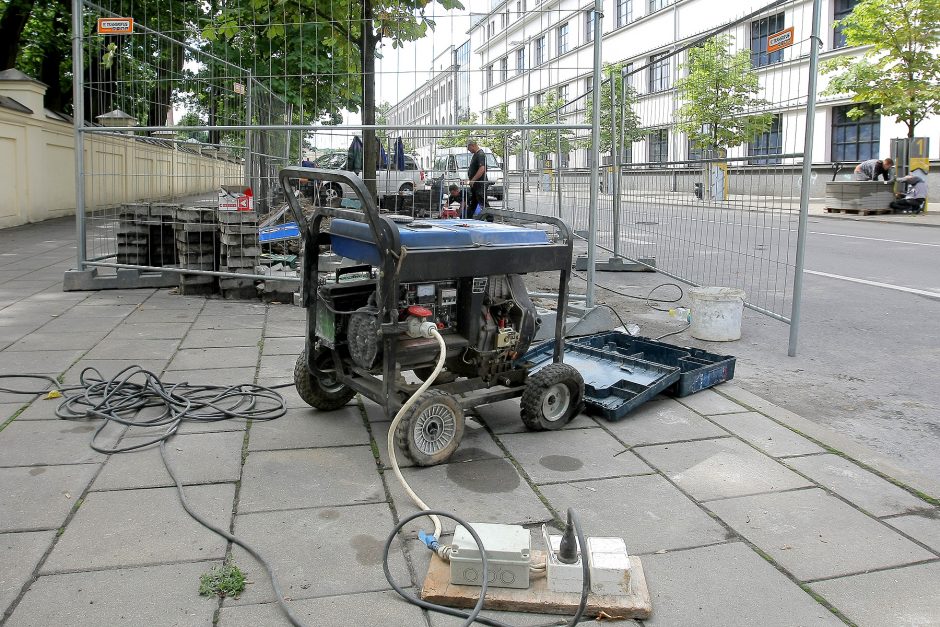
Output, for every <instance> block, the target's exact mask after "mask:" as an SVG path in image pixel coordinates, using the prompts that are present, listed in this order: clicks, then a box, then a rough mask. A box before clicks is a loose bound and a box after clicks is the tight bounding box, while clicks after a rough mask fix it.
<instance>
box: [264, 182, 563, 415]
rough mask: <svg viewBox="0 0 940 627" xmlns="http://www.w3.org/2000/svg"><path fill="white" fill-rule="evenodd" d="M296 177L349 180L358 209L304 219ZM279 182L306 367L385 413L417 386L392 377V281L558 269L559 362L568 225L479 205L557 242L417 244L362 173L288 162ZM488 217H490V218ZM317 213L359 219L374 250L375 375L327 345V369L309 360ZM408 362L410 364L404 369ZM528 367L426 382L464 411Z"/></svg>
mask: <svg viewBox="0 0 940 627" xmlns="http://www.w3.org/2000/svg"><path fill="white" fill-rule="evenodd" d="M298 179H314V180H319V181H327V182H336V183H343V184H346V185H347V186H349V187H350V188H351V189H352V190H353V191H354V192H355V195H356V196H357V197H358V200H359V202H360V203H361V205H362V209H361V210H355V209H348V208H343V207H339V208H336V207H318V208H317V209H316V211H315V212H314V214H313V216H312V218H311V220H309V221H308V220H306V219H305V217H304V213H303V210H302V208H301V205H300V201H299V200H298V198H297V196H296V195H295V193H294V192H295V190H296V187H295V182H296V181H297V180H298ZM280 181H281V185H282V187H283V189H284V191H285V193H286V196H287V202H288V205H289V206H290V210H291V212H292V214H293V216H294V219H295V220H296V221H297V224H298V226H299V227H300V231H301V233H302V237H303V276H302V279H301V305H302V306H303V307H304V308H305V309H306V311H307V327H306V333H305V350H306V356H307V368H308V370H309V371H310V373H311V374H313V375H314V376H316V374H317V373H321V374H326V373H327V372H329V375H330V376H331V377H332V378H333V379H335V381H336V382H338V383H341V384H343V385H345V386H348V387H349V388H350V389H352V390H354V391H356V392H358V393H359V394H362V395H363V396H365V397H366V398H368V399H370V400H372V401H373V402H375V403H377V404H378V405H380V406H381V407H382V408H383V410H384V411H385V413H386V416H387V417H389V418H391V417H392V416H393V415H394V414H395V413H396V412H397V411H398V410H399V409H400V408H401V406H402V404H403V403H404V400H405V399H406V398H407V397H408V396H409V395H410V393H411V392H413V391H414V389H415V388H416V387H417V386H412V385H409V384H407V383H403V380H402V379H401V377H400V374H401V370H402V369H401V367H400V364H399V359H398V358H399V338H400V337H401V336H402V334H403V333H404V332H405V330H406V324H405V323H404V322H399V320H398V313H399V312H398V309H397V308H396V304H397V302H396V299H397V296H398V293H399V284H400V283H403V282H420V281H439V280H451V279H459V278H472V277H484V276H493V275H504V274H509V273H512V274H523V273H527V272H539V271H558V272H559V273H560V276H559V282H558V308H557V317H556V320H555V347H554V352H553V356H552V361H553V363H560V362H562V359H563V355H564V335H565V317H566V309H567V301H568V282H569V280H570V276H571V263H572V251H573V241H572V236H571V231H570V229H569V228H568V226H567V225H566V224H565V223H564V222H562V221H561V220H559V219H557V218H554V217H549V216H540V215H535V214H530V213H522V212H516V211H505V210H497V209H490V208H488V209H486V211H485V212H484V213H483V215H482V216H481V218H482V219H492V218H502V219H511V220H517V221H520V222H528V223H543V224H549V225H552V226H554V227H555V228H556V229H557V230H558V241H556V242H549V243H546V244H538V245H528V246H526V247H525V252H524V254H523V255H520V254H519V250H518V249H517V248H512V247H506V248H504V249H502V248H495V247H494V248H489V247H475V248H466V249H450V248H422V249H406V248H404V247H403V246H402V244H401V239H400V235H399V230H398V226H397V225H396V224H395V222H393V221H392V220H391V219H390V218H389V217H387V216H383V215H380V214H379V211H378V209H377V208H376V205H375V201H374V200H373V199H372V197H371V195H370V194H369V193H368V190H367V188H366V186H365V184H364V183H363V181H362V179H360V178H359V177H358V176H355V175H353V174H351V173H346V172H343V171H337V170H323V169H319V168H305V167H289V168H284V169H282V170H281V171H280ZM491 217H492V218H491ZM325 218H331V219H342V220H350V221H354V222H360V223H365V224H367V225H368V226H369V230H370V233H371V235H372V238H373V240H374V242H375V246H376V248H377V250H378V253H379V258H380V262H379V264H378V266H377V270H378V278H377V279H376V280H375V286H376V304H377V308H378V314H377V317H378V321H379V333H380V334H381V344H382V367H381V370H382V375H381V378H380V377H377V376H375V375H373V374H371V373H369V372H368V371H366V370H365V369H363V368H360V367H358V366H356V365H355V364H352V363H349V361H348V360H346V359H343V356H342V355H341V354H340V352H339V350H338V349H337V348H336V347H335V346H334V347H332V348H331V352H332V370H331V371H330V370H328V369H327V368H324V367H323V364H321V363H317V356H316V355H315V350H314V345H315V343H316V341H317V336H316V316H317V311H316V302H317V289H318V281H317V272H318V262H319V257H320V253H321V252H323V250H324V249H325V248H327V247H329V246H330V245H331V234H330V232H329V231H326V230H323V222H324V219H325ZM407 369H410V368H406V370H407ZM528 370H529V366H528V365H525V364H523V365H521V366H520V367H519V368H514V369H513V370H512V371H510V372H509V373H505V374H501V375H499V376H498V377H497V378H496V379H495V380H491V381H484V380H483V379H482V378H480V377H473V378H469V379H460V380H457V381H453V382H448V383H441V384H434V385H432V387H431V388H430V389H436V390H441V391H443V392H446V393H447V394H450V395H452V396H453V397H454V398H455V399H456V400H457V402H458V404H459V405H460V407H461V409H464V410H467V409H472V408H474V407H477V406H479V405H485V404H489V403H495V402H497V401H501V400H505V399H509V398H515V397H518V396H521V395H522V393H523V391H524V388H525V382H526V377H527V374H528Z"/></svg>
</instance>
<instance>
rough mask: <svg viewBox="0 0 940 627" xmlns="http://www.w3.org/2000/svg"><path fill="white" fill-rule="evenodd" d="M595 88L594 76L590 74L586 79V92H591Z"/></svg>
mask: <svg viewBox="0 0 940 627" xmlns="http://www.w3.org/2000/svg"><path fill="white" fill-rule="evenodd" d="M593 90H594V77H593V76H588V77H587V78H586V79H584V93H585V94H589V93H591V92H592V91H593Z"/></svg>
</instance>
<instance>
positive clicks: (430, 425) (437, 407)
mask: <svg viewBox="0 0 940 627" xmlns="http://www.w3.org/2000/svg"><path fill="white" fill-rule="evenodd" d="M463 429H464V416H463V409H461V408H460V405H459V404H458V403H457V399H455V398H454V397H453V396H451V395H450V394H447V393H445V392H442V391H441V390H428V391H427V392H425V393H423V394H422V395H421V396H419V397H418V400H417V401H415V403H414V405H412V406H411V407H410V408H409V409H408V412H407V413H406V414H405V415H404V416H403V417H402V419H401V422H399V423H398V428H397V429H395V444H396V445H397V446H398V448H399V449H400V450H401V451H402V452H404V453H405V455H407V457H408V459H410V460H411V461H413V462H414V463H416V464H418V465H419V466H434V465H435V464H440V463H441V462H444V461H446V460H447V459H448V458H449V457H450V456H451V455H453V454H454V451H456V450H457V447H458V446H459V445H460V440H461V439H462V438H463Z"/></svg>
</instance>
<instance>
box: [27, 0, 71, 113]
mask: <svg viewBox="0 0 940 627" xmlns="http://www.w3.org/2000/svg"><path fill="white" fill-rule="evenodd" d="M70 31H71V7H70V6H69V5H68V4H67V3H66V2H65V0H53V1H50V2H36V3H33V7H32V11H31V12H30V14H29V19H28V20H27V22H26V26H25V27H24V28H23V34H22V37H21V39H20V45H19V49H18V50H17V56H16V68H17V69H18V70H20V71H21V72H23V73H25V74H28V75H30V76H32V77H34V78H36V79H38V80H40V81H42V82H44V83H46V84H47V85H48V86H49V89H48V90H47V91H46V97H45V105H46V106H47V107H49V108H50V109H52V110H53V111H65V112H71V102H72V45H71V44H72V42H71V39H70V37H69V33H70Z"/></svg>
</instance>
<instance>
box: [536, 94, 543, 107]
mask: <svg viewBox="0 0 940 627" xmlns="http://www.w3.org/2000/svg"><path fill="white" fill-rule="evenodd" d="M540 104H542V94H541V93H538V94H535V106H536V107H537V106H539V105H540Z"/></svg>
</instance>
